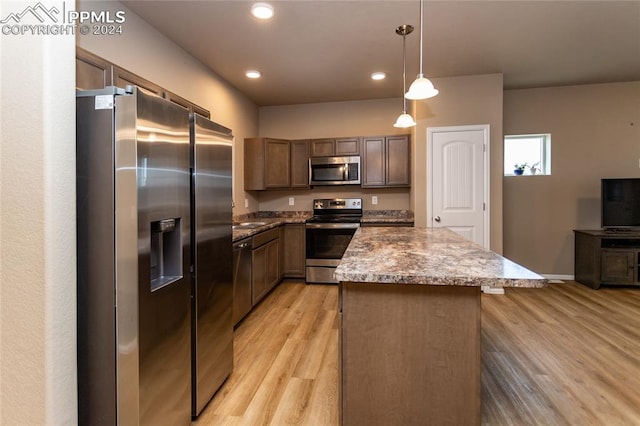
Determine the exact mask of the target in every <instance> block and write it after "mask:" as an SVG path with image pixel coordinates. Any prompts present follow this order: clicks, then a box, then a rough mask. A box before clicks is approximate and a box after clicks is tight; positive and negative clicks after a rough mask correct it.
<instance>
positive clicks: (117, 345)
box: [76, 88, 191, 425]
mask: <svg viewBox="0 0 640 426" xmlns="http://www.w3.org/2000/svg"><path fill="white" fill-rule="evenodd" d="M130 92H131V93H125V91H124V90H122V89H116V88H107V89H104V90H100V91H89V92H78V94H77V97H76V106H77V107H76V126H77V132H76V145H77V153H76V155H77V216H78V219H77V220H78V225H77V235H78V237H77V238H78V241H77V243H78V252H77V256H78V293H77V298H78V312H77V316H78V405H79V413H78V414H79V423H80V424H84V425H93V424H107V425H114V424H120V425H137V424H140V425H160V424H166V425H181V424H182V425H188V424H189V423H190V421H191V405H190V400H191V374H190V373H191V357H190V348H191V339H190V337H191V335H190V327H191V247H190V245H191V236H190V229H191V209H190V201H191V200H190V199H191V190H190V188H191V173H190V138H189V113H188V112H187V110H186V109H184V108H182V107H180V106H177V105H174V104H172V103H171V102H169V101H166V100H164V99H162V98H159V97H157V96H155V95H151V94H148V93H145V92H143V91H142V90H139V89H136V88H133V89H130Z"/></svg>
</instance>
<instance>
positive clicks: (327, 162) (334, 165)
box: [309, 156, 360, 185]
mask: <svg viewBox="0 0 640 426" xmlns="http://www.w3.org/2000/svg"><path fill="white" fill-rule="evenodd" d="M309 185H360V157H359V156H351V157H313V158H310V159H309Z"/></svg>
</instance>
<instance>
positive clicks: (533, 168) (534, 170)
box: [529, 161, 540, 175]
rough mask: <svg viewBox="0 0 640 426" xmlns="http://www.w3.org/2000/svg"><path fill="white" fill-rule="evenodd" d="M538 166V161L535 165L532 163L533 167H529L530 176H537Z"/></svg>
mask: <svg viewBox="0 0 640 426" xmlns="http://www.w3.org/2000/svg"><path fill="white" fill-rule="evenodd" d="M539 164H540V162H539V161H538V162H537V163H533V166H530V167H529V170H531V174H532V175H535V174H538V172H539V171H540V167H538V165H539Z"/></svg>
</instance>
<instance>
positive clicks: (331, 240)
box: [306, 223, 359, 283]
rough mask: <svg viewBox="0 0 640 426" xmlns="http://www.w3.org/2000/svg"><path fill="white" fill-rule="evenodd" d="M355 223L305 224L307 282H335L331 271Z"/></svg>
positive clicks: (345, 248)
mask: <svg viewBox="0 0 640 426" xmlns="http://www.w3.org/2000/svg"><path fill="white" fill-rule="evenodd" d="M358 227H359V224H357V223H307V224H306V240H307V241H306V244H307V247H306V280H307V282H308V283H337V281H336V280H335V279H334V278H333V272H334V271H335V268H336V267H337V266H338V264H339V263H340V259H342V255H343V254H344V252H345V250H347V246H348V245H349V242H351V238H352V237H353V234H355V232H356V230H357V229H358Z"/></svg>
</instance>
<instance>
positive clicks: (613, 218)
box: [602, 178, 640, 230]
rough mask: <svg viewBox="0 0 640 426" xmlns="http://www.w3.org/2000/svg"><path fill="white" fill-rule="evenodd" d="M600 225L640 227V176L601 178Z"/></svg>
mask: <svg viewBox="0 0 640 426" xmlns="http://www.w3.org/2000/svg"><path fill="white" fill-rule="evenodd" d="M602 227H603V228H607V229H620V230H624V229H634V228H638V229H640V178H621V179H602Z"/></svg>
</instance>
